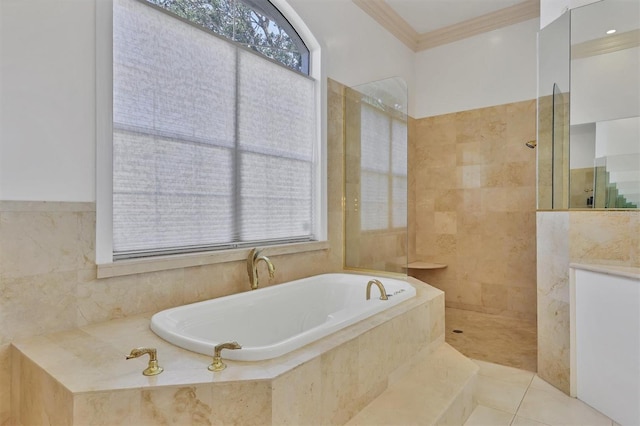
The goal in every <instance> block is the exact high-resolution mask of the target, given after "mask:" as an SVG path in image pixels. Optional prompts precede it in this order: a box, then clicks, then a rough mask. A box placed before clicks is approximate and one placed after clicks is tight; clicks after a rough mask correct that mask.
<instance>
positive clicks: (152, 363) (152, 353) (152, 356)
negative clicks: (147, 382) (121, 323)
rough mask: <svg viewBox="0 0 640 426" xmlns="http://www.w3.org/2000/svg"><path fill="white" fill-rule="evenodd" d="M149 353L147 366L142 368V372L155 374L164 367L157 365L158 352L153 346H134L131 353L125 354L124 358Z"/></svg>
mask: <svg viewBox="0 0 640 426" xmlns="http://www.w3.org/2000/svg"><path fill="white" fill-rule="evenodd" d="M145 354H148V355H149V366H148V367H147V368H145V369H144V371H143V372H142V374H144V375H145V376H155V375H158V374H160V373H162V372H163V371H164V368H162V367H160V366H159V365H158V352H157V351H156V349H155V348H135V349H131V353H130V354H129V355H126V356H125V358H126V359H132V358H138V357H139V356H142V355H145Z"/></svg>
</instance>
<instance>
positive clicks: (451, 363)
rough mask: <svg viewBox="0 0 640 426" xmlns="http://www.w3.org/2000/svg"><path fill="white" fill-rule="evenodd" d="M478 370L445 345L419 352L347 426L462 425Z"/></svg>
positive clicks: (470, 407) (469, 409)
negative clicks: (431, 350)
mask: <svg viewBox="0 0 640 426" xmlns="http://www.w3.org/2000/svg"><path fill="white" fill-rule="evenodd" d="M478 370H479V367H478V366H477V365H476V364H475V363H474V362H472V361H471V360H470V359H468V358H467V357H465V356H464V355H462V354H461V353H460V352H458V351H456V350H455V349H454V348H452V347H451V346H449V345H448V344H446V343H443V344H442V345H440V346H439V347H438V348H437V349H435V350H434V351H433V352H429V351H428V350H425V351H422V352H420V353H419V354H418V355H416V357H415V358H414V359H413V361H412V362H411V365H410V366H408V367H407V368H406V369H405V370H404V371H403V372H401V373H399V374H397V375H396V376H395V377H392V378H391V380H390V383H389V387H388V388H387V389H386V390H385V391H384V392H383V393H382V394H380V396H378V397H377V398H376V399H374V400H373V401H372V402H371V403H370V404H369V405H367V406H366V407H365V408H364V409H362V411H360V412H359V413H358V414H357V415H356V416H355V417H353V418H352V419H351V420H350V421H349V422H348V423H347V425H350V426H355V425H367V426H370V425H462V424H464V422H465V421H466V420H467V418H468V417H469V416H470V415H471V412H472V411H473V409H474V408H475V401H474V398H473V394H474V390H475V384H476V377H477V375H478Z"/></svg>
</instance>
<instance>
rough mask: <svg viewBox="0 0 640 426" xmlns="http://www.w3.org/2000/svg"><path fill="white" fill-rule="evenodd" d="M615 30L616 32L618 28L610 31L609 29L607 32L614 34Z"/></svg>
mask: <svg viewBox="0 0 640 426" xmlns="http://www.w3.org/2000/svg"><path fill="white" fill-rule="evenodd" d="M615 32H616V30H609V31H607V34H613V33H615Z"/></svg>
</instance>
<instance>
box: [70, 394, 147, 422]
mask: <svg viewBox="0 0 640 426" xmlns="http://www.w3.org/2000/svg"><path fill="white" fill-rule="evenodd" d="M73 400H74V401H73V420H74V423H75V424H86V425H89V424H90V425H105V426H106V425H117V424H128V423H129V424H130V423H132V422H136V423H138V422H139V421H140V407H141V391H140V390H128V391H121V392H117V393H115V392H92V393H84V394H79V395H75V396H74V398H73Z"/></svg>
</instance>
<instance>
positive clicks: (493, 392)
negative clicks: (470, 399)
mask: <svg viewBox="0 0 640 426" xmlns="http://www.w3.org/2000/svg"><path fill="white" fill-rule="evenodd" d="M527 387H528V385H521V384H518V383H514V382H511V381H503V380H500V379H497V378H494V377H490V376H479V377H478V384H477V389H476V400H477V401H478V404H479V405H484V406H486V407H490V408H495V409H497V410H501V411H505V412H507V413H511V414H515V412H516V411H517V410H518V407H519V406H520V402H522V398H523V397H524V394H525V392H526V391H527Z"/></svg>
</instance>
